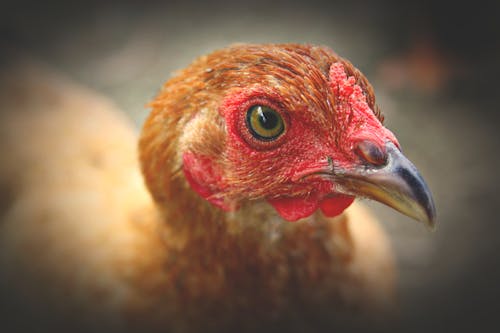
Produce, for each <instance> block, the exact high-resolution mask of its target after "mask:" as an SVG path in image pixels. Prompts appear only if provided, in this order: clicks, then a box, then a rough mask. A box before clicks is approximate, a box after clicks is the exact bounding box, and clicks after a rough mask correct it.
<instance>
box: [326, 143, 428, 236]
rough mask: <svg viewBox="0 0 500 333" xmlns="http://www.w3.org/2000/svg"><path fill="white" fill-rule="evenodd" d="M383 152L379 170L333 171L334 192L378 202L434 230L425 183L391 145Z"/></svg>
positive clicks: (387, 145)
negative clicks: (385, 154)
mask: <svg viewBox="0 0 500 333" xmlns="http://www.w3.org/2000/svg"><path fill="white" fill-rule="evenodd" d="M386 152H387V161H386V163H385V164H384V165H383V166H381V167H376V166H370V167H364V168H363V169H356V170H352V171H351V170H348V171H340V170H335V175H334V181H335V183H336V185H337V186H338V187H337V191H338V192H341V193H344V194H348V195H354V196H360V197H366V198H369V199H373V200H376V201H379V202H381V203H383V204H386V205H387V206H389V207H392V208H394V209H395V210H397V211H399V212H401V213H403V214H405V215H407V216H409V217H411V218H414V219H415V220H418V221H420V222H423V223H424V224H426V225H427V226H428V227H430V228H431V229H434V225H435V218H436V208H435V207H434V201H433V199H432V195H431V192H430V191H429V188H428V187H427V184H426V183H425V181H424V180H423V178H422V176H420V174H419V172H418V170H417V168H415V166H414V165H413V164H412V163H411V162H410V161H409V160H408V159H407V158H406V157H405V156H404V155H403V154H402V153H401V151H400V150H399V149H398V148H397V147H396V146H395V145H394V144H393V143H387V144H386Z"/></svg>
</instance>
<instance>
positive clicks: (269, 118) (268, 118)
mask: <svg viewBox="0 0 500 333" xmlns="http://www.w3.org/2000/svg"><path fill="white" fill-rule="evenodd" d="M245 123H246V126H247V128H248V130H249V131H250V134H251V135H252V136H253V137H254V138H255V139H257V140H260V141H265V142H269V141H274V140H276V139H277V138H278V137H280V136H281V135H282V134H283V133H284V132H285V121H284V119H283V117H282V116H281V115H280V113H279V112H278V111H276V110H275V109H273V108H271V107H269V106H267V105H261V104H254V105H252V106H250V107H249V108H248V110H247V112H246V116H245Z"/></svg>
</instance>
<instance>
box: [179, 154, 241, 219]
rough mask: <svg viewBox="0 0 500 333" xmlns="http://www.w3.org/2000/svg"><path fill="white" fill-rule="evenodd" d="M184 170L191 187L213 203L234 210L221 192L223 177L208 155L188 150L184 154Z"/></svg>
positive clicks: (226, 209)
mask: <svg viewBox="0 0 500 333" xmlns="http://www.w3.org/2000/svg"><path fill="white" fill-rule="evenodd" d="M182 162H183V164H182V170H183V171H184V175H185V176H186V180H187V181H188V183H189V185H190V186H191V188H192V189H193V190H194V191H195V192H196V193H198V194H199V195H200V196H201V197H202V198H204V199H205V200H207V201H208V202H210V203H211V204H213V205H215V206H217V207H219V208H221V209H223V210H225V211H230V210H232V208H231V206H230V205H228V204H227V203H226V202H225V201H224V199H223V197H221V196H220V195H219V194H221V192H222V190H223V186H222V177H221V175H220V172H218V170H217V169H216V168H215V167H214V164H213V162H212V160H211V159H210V158H209V157H208V156H203V155H199V154H195V153H192V152H186V153H184V154H183V155H182Z"/></svg>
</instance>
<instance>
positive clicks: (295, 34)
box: [0, 0, 500, 332]
mask: <svg viewBox="0 0 500 333" xmlns="http://www.w3.org/2000/svg"><path fill="white" fill-rule="evenodd" d="M497 7H498V6H495V1H491V2H486V1H469V2H465V3H464V4H459V3H456V2H438V1H418V2H417V1H414V2H408V3H405V2H404V1H381V2H375V1H370V2H369V1H366V2H361V1H350V2H348V1H341V2H338V1H328V2H326V1H323V2H319V1H311V0H308V1H304V2H300V1H295V2H290V1H248V2H241V1H240V2H236V1H233V2H227V3H225V2H223V1H219V2H217V1H215V2H214V1H211V2H199V3H194V2H186V1H171V2H143V3H139V2H137V3H134V2H120V3H112V2H101V1H87V2H82V1H80V2H71V1H67V2H60V3H59V2H58V3H54V2H44V1H37V2H35V1H7V2H5V1H4V2H3V4H2V5H1V9H0V38H1V41H2V43H1V45H3V46H5V45H9V46H8V47H12V46H14V47H16V48H18V49H20V50H22V51H23V52H25V53H27V54H29V55H32V56H34V57H35V58H37V59H41V60H42V61H44V62H46V63H48V64H50V65H51V66H52V67H55V68H56V69H58V70H60V71H62V72H64V73H66V74H67V75H69V76H70V77H72V78H73V79H74V80H76V81H79V82H80V83H83V84H84V85H87V86H89V87H91V88H93V89H95V90H97V91H99V92H101V93H103V94H105V95H107V96H109V97H111V98H112V99H113V100H114V101H115V102H116V103H117V104H118V105H119V106H120V107H121V108H122V109H123V110H124V111H125V112H127V113H128V114H129V115H130V117H131V118H132V119H134V121H135V122H136V123H137V126H138V127H139V125H140V124H141V122H142V121H143V119H144V118H145V117H146V115H147V112H148V110H147V108H146V107H145V106H144V105H145V104H146V103H147V102H148V101H149V100H151V99H152V97H153V96H154V95H155V93H156V91H157V90H158V88H159V87H160V85H161V84H162V83H163V82H164V81H166V80H167V79H168V78H169V76H170V75H171V74H172V72H173V71H175V70H176V69H180V68H182V67H185V66H186V65H188V64H189V63H190V62H191V61H192V60H193V59H194V58H195V57H197V56H199V55H202V54H204V53H207V52H209V51H211V50H214V49H217V48H221V47H224V46H225V45H227V44H230V43H235V42H300V43H313V44H324V45H327V46H330V47H332V48H333V49H334V50H335V51H336V52H337V53H339V54H340V55H342V56H344V57H346V58H348V59H350V60H351V61H352V62H353V63H354V64H355V65H356V66H357V67H358V68H360V69H361V70H362V71H363V72H364V73H365V74H366V75H367V77H368V78H369V79H370V81H371V82H372V84H373V85H374V87H375V91H376V93H377V98H378V104H379V105H380V107H381V109H382V111H383V112H384V113H385V116H386V125H387V126H388V127H389V128H390V129H391V130H393V131H394V132H395V134H396V136H397V137H398V138H399V140H400V143H401V144H402V146H403V149H404V150H405V153H406V155H407V156H408V157H409V158H410V159H411V160H412V161H413V162H414V163H415V165H416V166H417V167H418V168H419V169H420V171H421V173H422V174H423V175H424V177H425V178H426V180H427V182H428V184H429V186H430V188H431V190H432V191H433V193H434V196H435V201H436V206H437V212H438V220H437V229H436V231H435V232H429V231H428V230H426V229H425V228H424V227H423V226H422V225H420V224H416V223H413V222H412V221H411V220H410V219H408V218H406V217H403V216H401V215H399V214H397V213H395V212H394V211H392V210H390V209H388V208H385V207H382V206H381V205H378V204H372V203H370V206H371V207H372V208H373V209H374V210H375V211H376V214H377V215H378V216H380V218H381V219H382V220H383V222H384V227H385V229H386V230H387V232H388V233H389V234H390V237H391V240H392V243H393V245H394V251H395V253H396V255H397V260H398V263H399V268H400V281H399V294H400V301H401V318H402V319H401V330H402V331H405V332H422V331H424V330H429V331H436V330H437V331H445V330H446V331H448V330H451V329H454V330H455V331H460V332H463V331H469V330H472V331H481V330H483V329H486V328H488V327H495V326H496V325H495V322H496V320H497V317H498V313H499V311H500V266H499V259H498V254H497V252H498V251H499V250H500V240H499V239H500V235H499V232H500V219H499V218H498V217H497V208H498V207H500V200H499V199H500V198H499V194H498V185H499V176H498V172H499V170H500V163H499V160H500V159H499V158H498V154H499V153H500V150H499V149H498V143H499V140H498V137H499V136H498V134H497V132H498V131H499V130H498V127H499V124H500V123H499V119H500V118H499V116H498V109H499V106H498V102H499V100H500V98H499V91H498V90H499V89H498V87H499V85H498V82H497V80H498V75H499V74H500V70H499V68H500V66H499V65H498V63H499V61H500V42H499V41H500V38H499V37H500V33H499V32H500V26H499V23H498V22H499V18H498V17H497V15H498V14H499V13H500V11H499V10H498V8H497ZM3 60H5V59H3Z"/></svg>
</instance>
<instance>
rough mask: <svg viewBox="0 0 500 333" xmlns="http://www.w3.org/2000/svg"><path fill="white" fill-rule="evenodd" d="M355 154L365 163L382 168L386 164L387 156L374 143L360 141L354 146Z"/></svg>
mask: <svg viewBox="0 0 500 333" xmlns="http://www.w3.org/2000/svg"><path fill="white" fill-rule="evenodd" d="M355 153H356V155H358V156H359V157H361V159H363V160H364V161H365V162H367V163H369V164H372V165H375V166H382V165H385V164H386V162H387V154H386V153H385V151H383V150H382V149H381V148H380V147H379V146H378V145H377V144H376V143H373V142H371V141H368V140H364V141H360V142H358V144H357V145H356V148H355Z"/></svg>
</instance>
